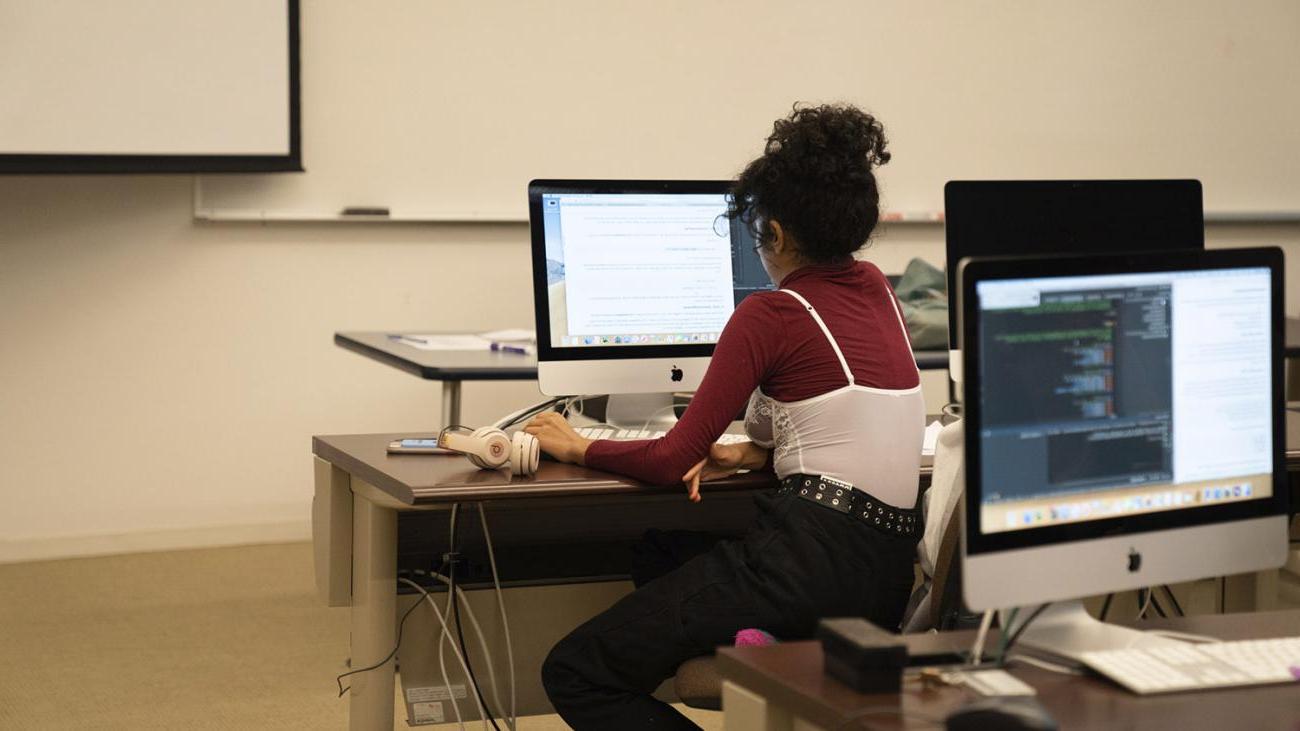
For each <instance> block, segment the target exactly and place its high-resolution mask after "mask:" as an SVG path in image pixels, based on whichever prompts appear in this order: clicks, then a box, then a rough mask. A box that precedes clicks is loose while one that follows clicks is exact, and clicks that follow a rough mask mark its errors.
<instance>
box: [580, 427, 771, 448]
mask: <svg viewBox="0 0 1300 731" xmlns="http://www.w3.org/2000/svg"><path fill="white" fill-rule="evenodd" d="M574 431H576V432H578V436H580V437H583V438H584V439H616V440H622V441H626V440H629V439H658V438H659V437H662V436H663V435H664V434H667V432H661V431H647V430H644V429H614V428H611V427H608V426H582V427H577V428H576V429H574ZM748 441H749V437H747V436H745V435H744V434H723V435H722V436H720V437H718V444H739V443H740V442H748Z"/></svg>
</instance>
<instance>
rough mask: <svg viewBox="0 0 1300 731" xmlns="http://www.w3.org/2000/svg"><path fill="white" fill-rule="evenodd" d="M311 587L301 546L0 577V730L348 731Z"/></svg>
mask: <svg viewBox="0 0 1300 731" xmlns="http://www.w3.org/2000/svg"><path fill="white" fill-rule="evenodd" d="M312 582H313V579H312V557H311V546H310V545H309V544H306V543H301V544H286V545H273V546H248V547H239V548H221V549H205V550H195V551H175V552H167V553H151V554H136V555H128V556H110V557H102V558H88V559H73V560H66V561H46V562H37V563H26V564H11V565H0V648H2V649H0V656H3V658H4V662H3V663H0V729H15V730H16V729H24V730H25V729H42V730H44V729H87V728H93V729H164V728H165V729H335V728H346V727H347V716H348V707H347V700H346V699H340V698H338V697H336V696H337V691H336V690H335V685H334V676H335V675H336V674H337V673H339V672H341V669H342V663H343V659H344V658H345V657H347V654H348V610H347V609H342V608H334V609H330V608H326V607H324V606H322V605H321V604H320V603H319V602H318V601H317V599H316V596H315V591H314V589H313V586H312ZM399 687H400V684H399ZM394 705H395V709H396V711H395V715H394V717H395V718H397V719H398V721H397V724H398V726H399V727H404V726H405V721H404V719H405V711H404V709H403V708H402V706H401V705H400V704H399V703H398V702H397V699H395V701H394ZM690 713H691V714H692V717H693V718H695V719H696V722H697V723H701V724H702V725H704V727H705V728H706V729H721V728H722V717H721V714H716V713H709V712H695V711H690ZM475 727H476V728H481V726H475ZM420 728H449V726H433V727H430V726H423V727H420ZM519 728H520V729H521V731H546V730H550V729H557V730H558V729H564V728H566V726H565V724H564V723H563V722H562V721H560V720H559V718H558V717H557V716H554V715H552V716H534V717H527V718H523V719H521V720H520V723H519Z"/></svg>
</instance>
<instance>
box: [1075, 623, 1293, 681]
mask: <svg viewBox="0 0 1300 731" xmlns="http://www.w3.org/2000/svg"><path fill="white" fill-rule="evenodd" d="M1082 659H1083V662H1084V663H1085V664H1087V665H1088V666H1089V667H1091V668H1092V669H1094V670H1096V671H1097V672H1099V673H1101V674H1102V675H1105V676H1106V677H1108V678H1110V679H1111V680H1114V681H1115V682H1117V683H1119V684H1120V685H1122V686H1124V687H1125V688H1128V689H1129V690H1131V691H1133V692H1134V693H1140V694H1144V695H1145V694H1147V693H1171V692H1175V691H1180V690H1200V689H1207V688H1230V687H1233V686H1239V685H1265V684H1268V683H1287V682H1291V683H1294V682H1296V681H1298V680H1300V637H1278V638H1275V639H1267V640H1238V641H1234V642H1214V643H1207V644H1202V645H1193V644H1187V645H1177V646H1172V647H1153V648H1149V649H1145V650H1138V649H1130V650H1103V651H1098V652H1087V653H1084V654H1083V657H1082Z"/></svg>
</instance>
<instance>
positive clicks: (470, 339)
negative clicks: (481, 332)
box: [398, 333, 492, 350]
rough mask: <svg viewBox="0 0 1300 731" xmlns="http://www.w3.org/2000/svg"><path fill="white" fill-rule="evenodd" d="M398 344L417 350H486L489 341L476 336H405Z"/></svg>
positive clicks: (489, 344)
mask: <svg viewBox="0 0 1300 731" xmlns="http://www.w3.org/2000/svg"><path fill="white" fill-rule="evenodd" d="M398 342H401V343H406V344H407V345H409V346H411V347H412V348H417V349H419V350H487V349H488V348H489V347H491V345H492V343H491V342H490V341H487V340H484V339H483V338H481V337H479V336H478V335H447V334H444V333H439V334H434V335H405V336H403V337H402V339H401V340H399V341H398Z"/></svg>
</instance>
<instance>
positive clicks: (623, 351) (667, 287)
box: [528, 180, 772, 428]
mask: <svg viewBox="0 0 1300 731" xmlns="http://www.w3.org/2000/svg"><path fill="white" fill-rule="evenodd" d="M731 185H732V183H731V182H729V181H723V180H717V181H662V180H657V181H632V180H534V181H532V182H531V183H530V184H529V186H528V212H529V215H528V219H529V224H530V230H531V234H532V259H533V299H534V308H535V314H536V322H537V380H538V385H539V387H540V388H541V391H542V393H544V394H546V395H548V396H572V395H580V394H611V395H612V396H611V399H610V404H609V410H608V411H607V415H606V421H607V422H609V423H611V424H615V425H618V426H623V425H633V424H636V425H641V424H643V423H644V422H646V420H647V418H648V417H651V416H653V415H655V414H656V412H658V413H663V412H664V411H671V410H670V409H665V408H664V405H665V404H667V405H671V403H672V394H673V393H674V392H680V391H694V390H695V389H696V388H697V387H698V386H699V384H700V380H701V378H703V376H704V371H705V370H706V369H707V368H708V364H709V357H710V356H711V355H712V353H713V346H714V343H716V342H717V340H718V335H719V334H720V333H721V332H722V329H723V327H724V326H725V325H726V324H727V320H728V319H729V318H730V317H731V313H732V312H734V311H735V309H736V305H738V304H739V303H740V301H741V300H742V299H744V298H745V297H746V296H748V295H749V294H751V293H753V292H756V291H759V290H766V289H771V288H772V283H771V281H770V280H769V279H768V276H767V273H766V272H765V271H764V269H763V266H762V262H761V261H760V260H759V257H758V253H757V251H756V250H755V247H754V244H755V242H754V238H753V236H752V235H751V233H750V231H749V229H748V227H747V226H746V225H745V224H744V223H743V222H741V221H733V220H730V219H729V218H727V216H726V213H727V210H728V201H729V198H728V196H729V194H730V190H731ZM671 420H672V417H671V413H669V414H668V417H667V419H666V420H665V419H659V420H658V421H656V422H655V424H656V425H657V426H659V427H660V428H663V427H665V426H668V425H670V424H666V423H665V421H667V422H671ZM620 422H621V423H620Z"/></svg>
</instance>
